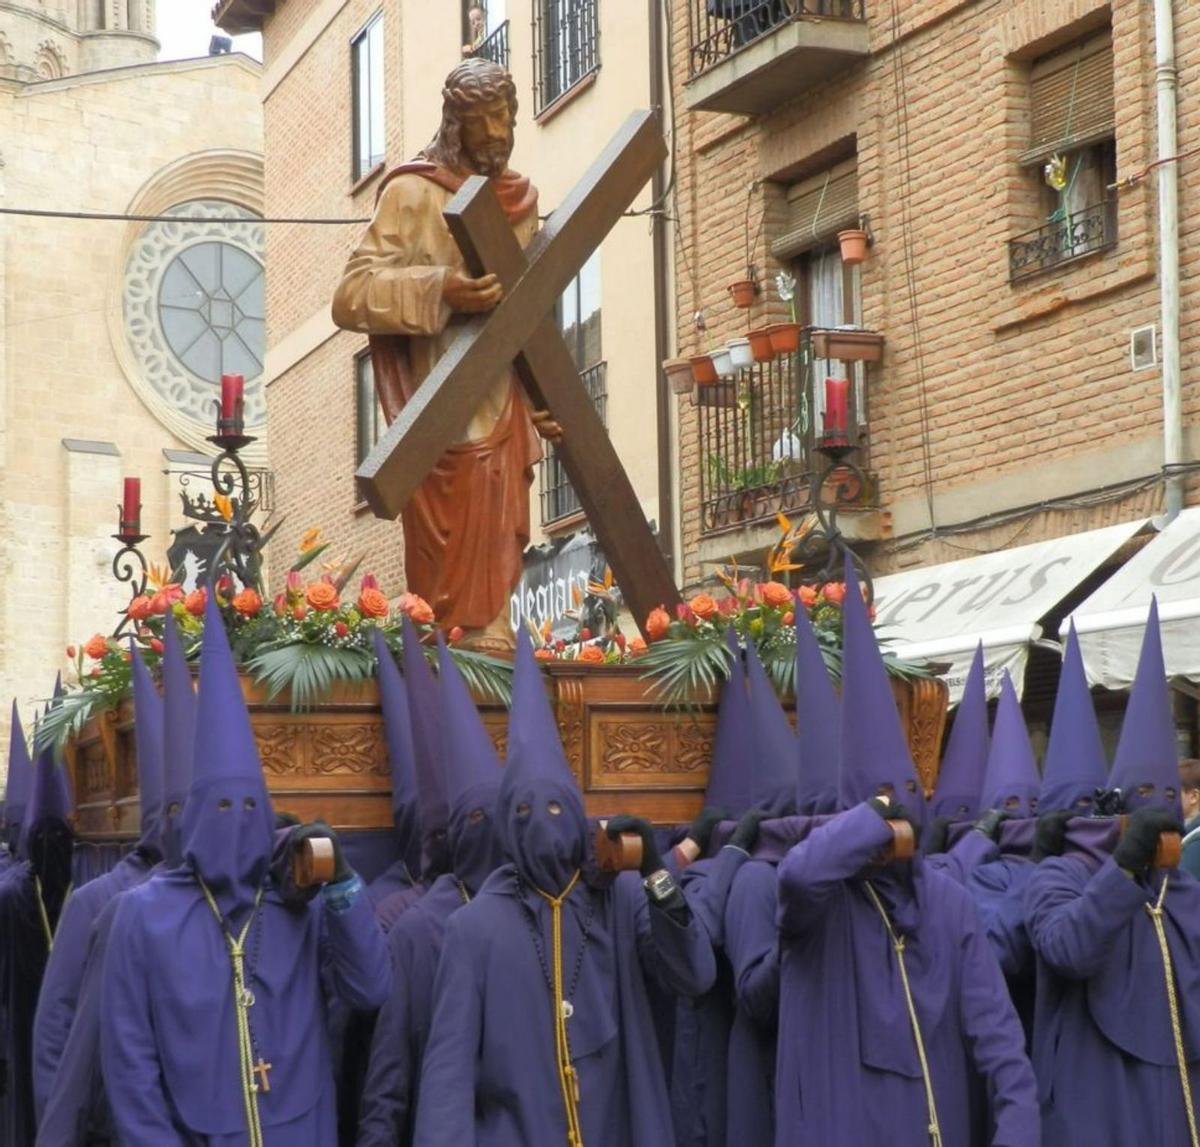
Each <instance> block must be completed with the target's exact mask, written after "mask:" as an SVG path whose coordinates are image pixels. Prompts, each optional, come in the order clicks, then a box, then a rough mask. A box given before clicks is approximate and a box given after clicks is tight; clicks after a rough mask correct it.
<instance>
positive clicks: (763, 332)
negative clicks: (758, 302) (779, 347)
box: [746, 327, 775, 362]
mask: <svg viewBox="0 0 1200 1147" xmlns="http://www.w3.org/2000/svg"><path fill="white" fill-rule="evenodd" d="M746 337H747V338H748V339H749V340H750V353H751V354H752V355H753V356H754V361H755V362H770V361H771V359H773V358H774V357H775V348H774V347H773V346H771V336H770V334H769V333H768V328H767V327H761V328H760V329H758V330H756V331H751V332H750V333H749V334H748V335H747V336H746Z"/></svg>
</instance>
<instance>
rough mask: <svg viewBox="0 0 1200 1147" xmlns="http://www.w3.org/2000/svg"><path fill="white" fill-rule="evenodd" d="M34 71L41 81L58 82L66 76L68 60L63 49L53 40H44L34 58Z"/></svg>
mask: <svg viewBox="0 0 1200 1147" xmlns="http://www.w3.org/2000/svg"><path fill="white" fill-rule="evenodd" d="M33 70H34V71H35V72H36V73H37V77H38V79H39V80H57V79H61V78H62V77H63V76H65V75H66V74H67V58H66V55H65V54H64V53H63V50H62V48H60V47H59V46H58V44H56V43H55V42H54V41H53V40H43V41H42V42H41V43H40V44H38V48H37V54H36V55H35V56H34V58H33Z"/></svg>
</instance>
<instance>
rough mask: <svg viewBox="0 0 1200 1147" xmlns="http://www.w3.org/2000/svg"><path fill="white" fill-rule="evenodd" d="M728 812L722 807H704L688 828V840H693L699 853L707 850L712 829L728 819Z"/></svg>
mask: <svg viewBox="0 0 1200 1147" xmlns="http://www.w3.org/2000/svg"><path fill="white" fill-rule="evenodd" d="M728 819H729V817H728V814H727V813H726V812H725V810H724V809H723V808H712V807H708V808H704V809H702V810H701V812H700V815H699V816H698V817H696V819H695V820H694V821H692V823H691V827H690V828H689V829H688V831H687V834H688V840H691V841H695V843H696V847H697V848H699V849H700V852H701V854H703V853H706V852H707V851H708V842H709V841H710V840H711V839H712V834H713V829H714V828H716V827H717V825H719V824H720V823H721V821H723V820H728Z"/></svg>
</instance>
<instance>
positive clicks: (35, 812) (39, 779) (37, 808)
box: [18, 677, 75, 903]
mask: <svg viewBox="0 0 1200 1147" xmlns="http://www.w3.org/2000/svg"><path fill="white" fill-rule="evenodd" d="M61 696H62V678H61V677H60V678H59V680H58V682H57V684H56V685H55V687H54V697H55V700H54V701H51V702H50V708H53V707H54V705H55V704H56V703H57V700H58V698H59V697H61ZM71 811H72V802H71V789H70V784H69V783H68V781H67V772H66V769H64V768H63V767H62V763H61V761H60V759H59V753H58V750H56V749H55V748H54V746H53V745H47V746H46V747H45V748H44V749H42V751H41V752H40V753H38V755H37V762H36V763H35V765H34V768H33V779H32V782H31V785H30V790H29V803H28V804H27V805H26V806H25V816H24V821H23V824H22V827H21V840H20V845H19V849H18V855H19V856H20V858H21V859H22V860H27V861H29V863H30V865H31V867H32V868H33V871H34V872H35V873H36V874H37V876H38V878H39V879H40V880H41V882H42V886H43V890H45V891H46V892H47V895H46V900H47V901H50V902H53V903H61V898H62V896H64V895H65V894H66V889H67V886H68V885H69V884H70V881H71V855H72V852H73V851H74V844H75V834H74V832H73V831H72V829H71V824H70V816H71Z"/></svg>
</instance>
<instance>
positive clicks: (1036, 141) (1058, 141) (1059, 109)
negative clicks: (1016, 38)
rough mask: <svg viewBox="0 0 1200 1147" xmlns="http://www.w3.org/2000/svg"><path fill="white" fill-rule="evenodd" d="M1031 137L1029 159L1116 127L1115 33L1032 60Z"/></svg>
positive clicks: (1089, 140) (1108, 133)
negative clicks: (1113, 35)
mask: <svg viewBox="0 0 1200 1147" xmlns="http://www.w3.org/2000/svg"><path fill="white" fill-rule="evenodd" d="M1029 85H1030V91H1029V96H1030V120H1031V124H1032V128H1033V137H1032V139H1031V140H1030V150H1029V152H1027V153H1026V155H1025V156H1023V157H1022V158H1025V159H1027V160H1029V161H1036V160H1037V159H1040V158H1044V157H1045V156H1047V155H1050V154H1052V153H1053V152H1055V151H1066V150H1068V149H1069V148H1071V147H1077V146H1079V145H1081V144H1085V143H1092V142H1094V141H1096V140H1099V139H1104V138H1105V137H1107V136H1111V135H1112V134H1113V131H1114V124H1115V119H1116V117H1115V112H1114V105H1113V55H1112V32H1111V31H1105V32H1102V33H1100V34H1099V35H1096V36H1092V37H1090V38H1089V39H1087V40H1081V41H1078V42H1076V43H1075V44H1072V45H1071V46H1070V47H1068V48H1063V49H1062V50H1061V51H1058V52H1054V53H1053V54H1051V55H1049V56H1043V57H1042V58H1041V59H1040V60H1037V61H1035V62H1034V65H1033V68H1032V70H1031V73H1030V77H1029Z"/></svg>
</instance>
